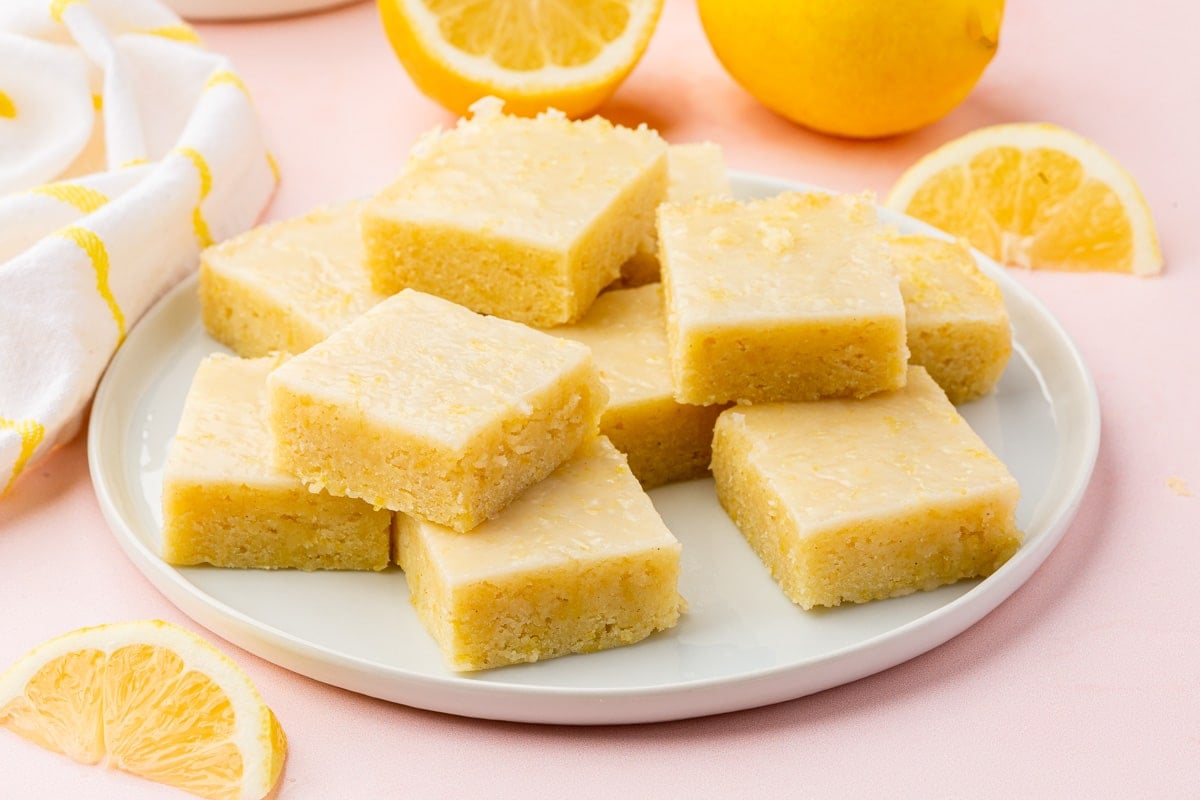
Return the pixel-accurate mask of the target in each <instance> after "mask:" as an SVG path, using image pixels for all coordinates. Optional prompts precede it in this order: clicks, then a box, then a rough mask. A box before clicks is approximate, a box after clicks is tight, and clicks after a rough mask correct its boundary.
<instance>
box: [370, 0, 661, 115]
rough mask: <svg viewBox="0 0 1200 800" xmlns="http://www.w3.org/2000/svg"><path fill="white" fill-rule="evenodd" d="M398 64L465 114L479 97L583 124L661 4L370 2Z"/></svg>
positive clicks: (641, 46)
mask: <svg viewBox="0 0 1200 800" xmlns="http://www.w3.org/2000/svg"><path fill="white" fill-rule="evenodd" d="M378 6H379V12H380V17H381V19H382V22H383V27H384V30H385V31H386V32H387V35H388V39H389V40H390V41H391V44H392V47H393V49H394V50H395V51H396V55H397V57H398V58H399V59H400V62H401V63H402V64H403V65H404V68H405V69H406V70H407V71H408V73H409V75H410V76H411V77H412V79H413V81H414V82H415V83H416V84H417V87H418V88H419V89H420V90H421V91H422V92H424V93H425V94H426V95H428V96H429V97H430V98H432V99H434V100H436V101H437V102H438V103H440V104H441V105H443V106H445V107H446V108H447V109H449V110H451V111H453V112H455V113H457V114H465V113H466V112H467V109H468V107H469V106H470V105H471V104H472V103H474V102H475V101H476V100H478V99H480V98H481V97H486V96H488V95H495V96H497V97H501V98H503V99H504V100H505V102H506V108H507V109H508V110H509V111H510V112H512V113H517V114H522V115H533V114H536V113H538V112H540V111H544V110H545V109H546V108H549V107H553V108H558V109H561V110H562V111H564V112H566V113H567V114H568V115H570V116H576V117H577V116H583V115H585V114H587V113H589V112H591V111H593V110H595V108H596V107H597V106H599V105H600V104H601V103H602V102H604V100H606V99H607V98H608V97H609V95H611V94H612V93H613V92H614V91H615V90H616V88H617V86H618V85H619V84H620V83H621V81H622V80H624V78H625V76H626V75H628V74H629V71H630V70H631V69H633V67H634V65H635V64H636V63H637V61H638V59H640V58H641V56H642V53H643V52H644V51H645V49H646V45H647V44H648V43H649V41H650V35H651V34H652V33H653V32H654V27H655V25H656V24H657V22H658V17H659V15H660V14H661V12H662V0H541V1H540V2H537V3H530V2H528V0H378Z"/></svg>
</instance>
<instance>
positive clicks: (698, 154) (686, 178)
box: [614, 142, 733, 472]
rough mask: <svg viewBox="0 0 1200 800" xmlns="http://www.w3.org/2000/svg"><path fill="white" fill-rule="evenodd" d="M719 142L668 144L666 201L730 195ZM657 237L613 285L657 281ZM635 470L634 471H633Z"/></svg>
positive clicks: (649, 237) (647, 239)
mask: <svg viewBox="0 0 1200 800" xmlns="http://www.w3.org/2000/svg"><path fill="white" fill-rule="evenodd" d="M732 194H733V193H732V191H731V189H730V187H729V176H728V174H726V172H725V159H724V158H723V157H722V155H721V147H720V145H716V144H713V143H712V142H702V143H699V144H673V145H670V146H668V147H667V198H666V199H667V202H671V203H686V202H688V201H690V200H698V199H700V198H702V197H717V198H728V197H732ZM659 274H660V273H659V269H658V237H657V236H656V235H655V233H654V231H651V232H650V233H648V234H646V235H645V236H644V237H642V240H641V241H640V242H638V249H637V252H635V253H634V254H633V256H632V257H631V258H630V259H629V260H628V261H626V262H625V263H624V264H622V265H621V279H620V280H619V281H618V282H617V284H615V286H614V288H626V289H628V288H633V287H635V286H642V285H644V284H647V283H655V282H657V281H658V280H659ZM635 472H636V470H635Z"/></svg>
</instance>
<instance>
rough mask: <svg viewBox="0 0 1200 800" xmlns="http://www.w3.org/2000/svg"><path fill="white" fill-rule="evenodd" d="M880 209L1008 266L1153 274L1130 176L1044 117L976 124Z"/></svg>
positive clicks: (1143, 214)
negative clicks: (946, 234)
mask: <svg viewBox="0 0 1200 800" xmlns="http://www.w3.org/2000/svg"><path fill="white" fill-rule="evenodd" d="M887 205H888V206H890V207H891V208H894V209H897V210H899V211H902V212H904V213H906V214H908V215H910V216H914V217H917V218H918V219H922V220H924V221H926V222H929V223H931V224H933V225H936V226H937V227H939V228H941V229H943V230H945V231H947V232H949V233H952V234H955V235H956V236H961V237H963V238H965V239H967V240H969V241H970V243H971V244H972V245H973V246H975V247H976V248H978V249H979V250H981V251H982V252H984V253H986V254H987V255H989V256H991V257H992V258H994V259H996V260H998V261H1000V262H1002V263H1004V264H1008V265H1010V266H1018V267H1027V268H1031V269H1053V270H1073V271H1105V272H1125V273H1132V274H1134V275H1154V274H1157V273H1158V272H1160V271H1161V270H1162V254H1161V252H1160V250H1159V246H1158V236H1157V234H1156V232H1155V229H1154V222H1153V220H1152V218H1151V216H1150V209H1149V208H1148V207H1147V205H1146V201H1145V199H1144V198H1143V197H1142V193H1141V191H1140V190H1139V189H1138V187H1137V184H1136V183H1135V182H1134V180H1133V178H1132V177H1131V176H1130V175H1129V173H1128V172H1126V171H1125V170H1124V169H1123V168H1122V167H1121V166H1120V164H1118V163H1117V162H1116V161H1115V160H1114V159H1113V158H1112V157H1111V156H1110V155H1109V154H1107V153H1106V152H1104V151H1103V150H1101V149H1100V148H1099V147H1098V146H1096V145H1095V144H1093V143H1092V142H1090V141H1088V140H1087V139H1085V138H1084V137H1082V136H1080V135H1078V134H1076V133H1072V132H1071V131H1068V130H1066V129H1064V128H1060V127H1057V126H1055V125H1049V124H1043V123H1016V124H1010V125H997V126H993V127H989V128H983V129H981V130H978V131H975V132H974V133H970V134H967V135H966V136H963V137H961V138H959V139H955V140H954V141H952V142H949V143H948V144H946V145H943V146H942V147H940V148H938V149H937V150H935V151H933V152H932V153H930V154H929V155H927V156H925V157H924V158H922V159H921V160H920V161H918V162H917V163H916V164H914V165H913V166H912V167H911V168H910V169H909V170H908V171H907V172H905V173H904V174H903V175H902V176H901V177H900V179H899V180H898V181H897V182H896V185H895V187H894V188H893V189H892V192H891V194H890V195H889V196H888V199H887Z"/></svg>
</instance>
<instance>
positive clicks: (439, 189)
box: [362, 100, 667, 327]
mask: <svg viewBox="0 0 1200 800" xmlns="http://www.w3.org/2000/svg"><path fill="white" fill-rule="evenodd" d="M474 108H475V110H476V113H475V116H474V117H473V118H471V119H470V120H464V121H462V122H460V123H459V125H458V127H456V128H455V129H453V130H451V131H449V132H447V133H445V134H442V135H439V136H431V137H428V138H426V139H425V140H423V141H422V142H420V143H419V144H418V146H417V147H416V148H414V150H413V153H412V155H411V156H410V158H409V162H408V165H407V167H406V168H405V169H404V172H403V174H402V175H401V176H400V178H399V180H397V181H396V183H395V184H393V185H392V186H391V187H389V188H388V189H386V190H384V191H383V192H382V193H380V194H379V196H377V197H376V198H375V199H374V200H372V201H371V202H370V203H369V204H368V205H367V207H366V209H365V210H364V212H363V223H362V224H363V238H364V241H365V242H366V247H367V264H368V268H369V270H370V273H371V281H372V285H373V286H374V287H375V289H376V291H379V292H385V293H391V292H395V291H398V290H399V289H402V288H405V287H409V288H413V289H419V290H421V291H426V292H430V293H433V294H437V295H440V296H442V297H445V298H447V299H449V300H453V301H454V302H456V303H460V304H462V305H464V306H467V307H468V308H471V309H473V310H475V311H478V312H481V313H485V314H494V315H496V316H500V317H505V318H507V319H513V320H517V321H519V322H526V323H529V324H530V325H537V326H540V327H549V326H552V325H558V324H561V323H564V322H573V321H574V320H576V319H578V318H579V317H581V316H582V315H583V313H584V312H585V311H587V308H588V306H590V305H591V303H592V301H593V300H594V299H595V298H596V295H597V294H599V292H600V290H601V289H602V288H604V287H605V286H607V285H608V284H610V283H612V282H613V280H615V279H616V277H617V276H618V274H620V270H621V264H622V263H623V262H624V261H625V260H626V259H627V258H629V257H630V256H631V255H633V253H634V251H635V250H636V249H637V246H638V242H640V241H641V240H642V238H643V237H644V236H645V235H646V234H647V233H648V232H649V231H650V230H652V229H653V227H654V210H655V208H656V207H657V206H658V204H659V202H660V201H661V200H662V199H663V195H664V193H665V192H666V185H667V166H666V150H667V146H666V143H665V142H663V140H662V139H660V138H659V137H658V134H656V133H654V132H653V131H651V130H649V129H648V128H646V127H644V126H643V127H640V128H638V129H637V130H632V129H629V128H623V127H620V126H617V125H613V124H612V123H610V122H608V121H607V120H604V119H601V118H599V117H593V118H591V119H588V120H585V121H582V122H573V121H571V120H568V119H567V118H566V117H565V116H563V115H562V114H561V113H558V112H555V111H550V112H546V113H543V114H541V115H539V116H538V117H537V118H536V119H526V118H522V117H512V116H507V115H505V114H502V113H500V107H499V101H495V100H492V102H484V101H481V102H480V103H478V104H476V106H475V107H474Z"/></svg>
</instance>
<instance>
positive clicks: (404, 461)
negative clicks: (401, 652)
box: [268, 289, 608, 531]
mask: <svg viewBox="0 0 1200 800" xmlns="http://www.w3.org/2000/svg"><path fill="white" fill-rule="evenodd" d="M268 386H269V402H270V416H269V421H270V424H271V428H272V430H273V432H274V434H275V456H276V460H277V462H278V463H279V464H280V466H282V467H283V468H285V469H287V470H288V471H290V472H292V473H293V474H295V475H297V476H299V477H300V478H301V479H302V480H303V481H304V482H305V483H306V484H308V485H309V487H310V488H313V489H326V490H328V491H329V492H331V493H332V494H335V495H345V496H349V497H358V498H362V499H364V500H367V501H368V502H370V503H372V504H373V505H376V506H382V507H384V508H390V509H392V510H394V511H403V512H405V513H408V514H415V515H417V516H420V517H422V518H424V519H428V520H431V521H434V522H438V523H440V524H443V525H448V526H450V527H452V528H454V529H455V530H460V531H464V530H469V529H471V528H473V527H475V526H476V525H478V524H479V523H480V522H483V521H484V520H485V519H487V518H488V517H491V516H494V515H495V514H497V513H499V512H500V510H501V509H503V508H504V507H505V506H506V505H508V503H509V502H510V501H511V500H512V499H513V498H514V497H516V496H517V495H518V494H520V493H521V491H522V490H523V489H525V488H526V487H527V486H529V485H531V484H533V483H536V482H537V481H539V480H541V479H542V478H544V477H546V476H547V475H549V474H550V473H551V472H553V471H554V469H555V468H557V467H558V465H559V464H561V463H562V462H563V461H565V460H566V459H567V458H568V457H569V456H570V455H571V453H573V452H574V451H575V448H576V447H578V446H579V443H580V442H582V441H583V440H584V439H585V438H586V437H587V436H590V435H593V434H594V433H595V432H596V429H597V425H598V423H599V419H600V414H601V412H602V411H603V409H604V404H605V403H606V402H607V400H608V390H607V389H606V388H605V387H604V384H603V383H601V382H600V378H599V376H598V375H597V374H596V369H595V367H594V366H593V361H592V354H591V351H589V350H588V349H587V348H586V347H584V346H583V345H581V344H579V343H578V342H572V341H568V340H566V339H560V338H557V337H554V336H549V335H547V334H545V333H542V332H540V331H536V330H534V329H533V328H529V327H527V326H525V325H521V324H519V323H516V322H509V321H508V320H502V319H498V318H496V317H484V316H480V315H478V314H476V313H474V312H472V311H469V310H467V309H465V308H463V307H462V306H459V305H455V304H454V303H451V302H450V301H448V300H443V299H441V298H438V297H434V296H432V295H428V294H424V293H422V292H417V291H413V290H412V289H405V290H404V291H402V292H400V293H399V294H397V295H395V296H394V297H391V298H389V299H387V300H385V301H383V302H382V303H380V304H379V305H377V306H375V307H374V308H373V309H371V310H370V311H368V312H367V313H366V314H364V315H362V316H361V317H359V318H358V319H356V320H355V321H354V322H352V323H350V324H349V325H347V326H346V327H344V328H342V329H341V330H340V331H337V332H336V333H334V334H333V335H332V336H330V337H329V338H328V339H326V340H325V341H324V342H321V343H320V344H318V345H315V346H314V347H312V348H310V349H309V350H307V351H305V352H304V353H301V354H300V355H298V356H296V357H294V358H292V359H291V360H289V361H288V362H287V363H285V364H283V365H282V366H280V367H279V368H278V369H276V370H275V371H274V372H272V373H271V375H270V378H269V379H268Z"/></svg>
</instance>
